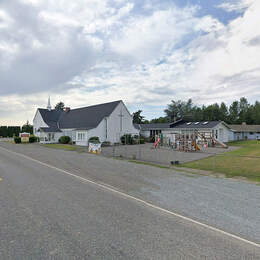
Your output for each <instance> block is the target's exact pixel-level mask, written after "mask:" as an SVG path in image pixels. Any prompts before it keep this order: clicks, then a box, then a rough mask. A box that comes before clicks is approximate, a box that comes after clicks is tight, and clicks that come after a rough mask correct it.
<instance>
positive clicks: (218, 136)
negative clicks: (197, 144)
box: [213, 123, 229, 143]
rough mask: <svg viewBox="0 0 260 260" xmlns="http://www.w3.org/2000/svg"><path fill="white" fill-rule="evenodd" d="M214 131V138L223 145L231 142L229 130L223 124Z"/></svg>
mask: <svg viewBox="0 0 260 260" xmlns="http://www.w3.org/2000/svg"><path fill="white" fill-rule="evenodd" d="M213 130H214V138H216V139H217V140H218V141H220V142H223V143H227V142H228V141H229V129H228V128H227V127H226V126H225V125H224V124H223V123H219V124H218V125H217V126H215V127H214V128H213ZM221 132H222V134H221Z"/></svg>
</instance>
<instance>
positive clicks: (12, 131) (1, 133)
mask: <svg viewBox="0 0 260 260" xmlns="http://www.w3.org/2000/svg"><path fill="white" fill-rule="evenodd" d="M24 132H25V133H30V134H33V126H32V125H30V124H29V122H28V121H27V122H26V124H24V125H23V126H22V127H20V126H0V137H13V136H19V133H24Z"/></svg>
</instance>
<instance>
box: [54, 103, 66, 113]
mask: <svg viewBox="0 0 260 260" xmlns="http://www.w3.org/2000/svg"><path fill="white" fill-rule="evenodd" d="M64 108H65V104H64V103H63V102H59V103H57V104H56V106H55V110H57V111H58V110H64Z"/></svg>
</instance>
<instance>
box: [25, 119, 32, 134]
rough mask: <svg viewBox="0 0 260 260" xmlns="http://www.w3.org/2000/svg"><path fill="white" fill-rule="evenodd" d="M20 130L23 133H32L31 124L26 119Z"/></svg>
mask: <svg viewBox="0 0 260 260" xmlns="http://www.w3.org/2000/svg"><path fill="white" fill-rule="evenodd" d="M22 132H23V133H30V134H33V126H32V125H30V124H29V121H28V120H27V122H26V124H24V125H23V126H22Z"/></svg>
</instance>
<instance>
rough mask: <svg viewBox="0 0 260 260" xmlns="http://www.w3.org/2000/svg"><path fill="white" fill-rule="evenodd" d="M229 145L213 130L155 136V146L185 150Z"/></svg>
mask: <svg viewBox="0 0 260 260" xmlns="http://www.w3.org/2000/svg"><path fill="white" fill-rule="evenodd" d="M217 145H218V146H221V147H224V148H227V145H225V144H224V143H222V142H220V141H218V140H217V139H215V138H214V136H213V133H212V132H199V131H198V130H187V131H185V130H183V131H181V133H168V134H160V135H157V136H155V142H154V148H159V147H160V146H161V147H169V148H172V149H174V150H179V151H183V152H193V151H201V150H203V149H206V148H208V147H215V146H217Z"/></svg>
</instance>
